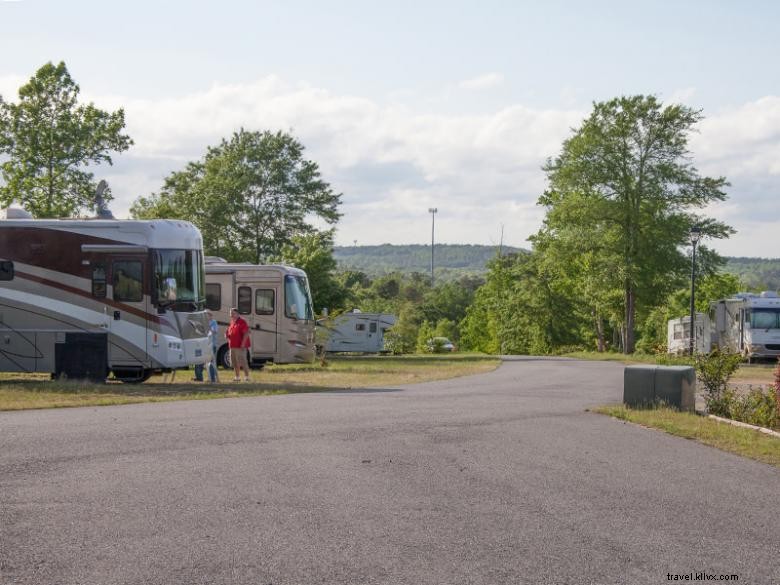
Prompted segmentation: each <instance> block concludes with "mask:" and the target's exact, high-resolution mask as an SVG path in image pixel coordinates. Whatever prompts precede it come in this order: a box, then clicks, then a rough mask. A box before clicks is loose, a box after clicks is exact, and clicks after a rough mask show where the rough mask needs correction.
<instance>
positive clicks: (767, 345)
mask: <svg viewBox="0 0 780 585" xmlns="http://www.w3.org/2000/svg"><path fill="white" fill-rule="evenodd" d="M710 314H711V319H712V322H713V336H714V337H715V338H716V341H717V345H718V347H720V348H722V349H728V350H730V351H733V352H738V353H741V354H742V355H743V356H745V358H747V359H748V361H750V360H753V359H766V358H772V359H777V357H778V356H780V297H778V295H777V293H776V292H774V291H764V292H762V293H760V294H755V293H738V294H736V295H734V297H732V298H728V299H721V300H719V301H716V302H714V303H712V306H711V311H710Z"/></svg>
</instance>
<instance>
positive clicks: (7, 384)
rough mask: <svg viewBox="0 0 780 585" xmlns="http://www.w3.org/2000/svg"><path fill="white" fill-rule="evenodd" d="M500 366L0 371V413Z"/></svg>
mask: <svg viewBox="0 0 780 585" xmlns="http://www.w3.org/2000/svg"><path fill="white" fill-rule="evenodd" d="M500 363H501V362H500V360H498V359H496V358H495V357H491V356H485V355H482V354H455V355H443V356H439V355H436V356H431V355H425V356H371V357H364V356H345V357H334V358H329V359H328V363H327V365H326V366H322V365H321V364H319V363H313V364H295V365H281V366H280V365H269V366H267V367H265V368H264V369H263V370H253V371H252V373H251V380H250V382H241V383H235V382H232V378H233V372H231V371H227V370H220V372H219V375H220V379H221V380H222V382H221V383H219V384H204V383H200V382H192V381H191V378H192V375H193V372H192V371H191V370H190V371H179V372H177V375H176V379H175V383H167V382H165V381H164V380H163V377H162V376H153V377H152V378H150V379H149V380H148V381H147V382H146V383H144V384H122V383H119V382H108V383H105V384H93V383H86V382H76V381H66V382H63V381H53V380H49V379H48V375H44V374H17V373H0V411H1V410H27V409H40V408H67V407H76V406H108V405H116V404H137V403H141V402H170V401H174V400H209V399H214V398H235V397H239V396H272V395H279V394H299V393H305V392H326V391H333V390H353V389H360V388H374V389H376V388H382V387H388V386H398V385H401V384H411V383H418V382H428V381H432V380H444V379H449V378H456V377H461V376H467V375H471V374H479V373H483V372H488V371H491V370H494V369H495V368H496V367H498V365H499V364H500Z"/></svg>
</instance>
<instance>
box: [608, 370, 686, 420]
mask: <svg viewBox="0 0 780 585" xmlns="http://www.w3.org/2000/svg"><path fill="white" fill-rule="evenodd" d="M695 401H696V370H694V369H693V368H692V367H691V366H626V369H625V370H624V372H623V403H624V404H625V405H626V406H650V405H652V404H654V403H657V402H664V403H665V404H668V405H669V406H675V407H677V408H679V409H680V410H688V411H691V412H692V411H693V409H694V406H695Z"/></svg>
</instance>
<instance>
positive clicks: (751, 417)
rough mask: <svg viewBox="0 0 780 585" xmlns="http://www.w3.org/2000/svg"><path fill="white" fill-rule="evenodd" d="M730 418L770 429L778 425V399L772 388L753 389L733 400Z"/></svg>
mask: <svg viewBox="0 0 780 585" xmlns="http://www.w3.org/2000/svg"><path fill="white" fill-rule="evenodd" d="M729 414H730V418H733V419H734V420H739V421H742V422H746V423H749V424H751V425H758V426H760V427H766V428H768V429H771V428H774V427H776V426H777V425H778V412H777V398H776V396H775V389H774V388H772V387H767V388H758V389H751V390H750V392H749V393H748V394H746V395H744V396H736V397H735V398H734V399H733V400H732V404H731V409H730V413H729Z"/></svg>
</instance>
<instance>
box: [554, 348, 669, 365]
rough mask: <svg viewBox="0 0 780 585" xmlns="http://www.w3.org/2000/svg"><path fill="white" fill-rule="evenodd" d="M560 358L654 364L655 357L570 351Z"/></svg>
mask: <svg viewBox="0 0 780 585" xmlns="http://www.w3.org/2000/svg"><path fill="white" fill-rule="evenodd" d="M561 355H562V357H570V358H574V359H578V360H597V361H605V362H621V363H624V364H655V363H656V362H655V356H654V355H650V354H642V353H635V354H631V355H626V354H623V353H617V352H611V351H606V352H603V353H599V352H597V351H572V352H568V353H564V354H561Z"/></svg>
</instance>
